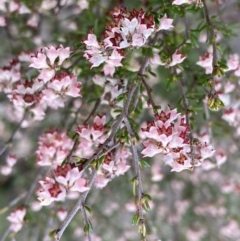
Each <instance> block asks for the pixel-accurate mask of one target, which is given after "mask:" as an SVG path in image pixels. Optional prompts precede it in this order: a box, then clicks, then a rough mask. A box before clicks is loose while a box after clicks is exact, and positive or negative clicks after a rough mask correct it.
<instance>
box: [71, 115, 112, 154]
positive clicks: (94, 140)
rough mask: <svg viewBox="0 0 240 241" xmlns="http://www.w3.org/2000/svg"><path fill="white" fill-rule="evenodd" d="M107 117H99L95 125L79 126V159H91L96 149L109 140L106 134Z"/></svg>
mask: <svg viewBox="0 0 240 241" xmlns="http://www.w3.org/2000/svg"><path fill="white" fill-rule="evenodd" d="M105 121H106V116H105V115H104V116H100V115H97V116H96V117H95V118H94V120H93V125H92V126H90V125H88V124H83V125H78V127H77V129H76V132H77V133H78V135H79V145H78V148H77V150H76V152H75V155H76V156H77V157H79V158H89V157H90V156H92V155H93V153H94V151H95V150H96V148H97V147H98V146H99V145H101V144H102V143H103V142H104V141H105V140H106V138H107V135H105V134H104V131H105V130H104V124H105Z"/></svg>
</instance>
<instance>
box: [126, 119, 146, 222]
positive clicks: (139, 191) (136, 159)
mask: <svg viewBox="0 0 240 241" xmlns="http://www.w3.org/2000/svg"><path fill="white" fill-rule="evenodd" d="M124 123H125V125H126V128H127V131H128V133H129V135H130V137H131V148H132V154H133V161H134V168H135V173H136V177H137V182H138V185H137V200H138V213H139V216H140V219H144V217H143V208H142V205H141V198H142V194H143V185H142V178H141V170H140V166H139V156H138V153H137V148H136V137H135V135H134V132H133V129H132V127H131V124H130V122H129V120H128V118H127V117H125V118H124Z"/></svg>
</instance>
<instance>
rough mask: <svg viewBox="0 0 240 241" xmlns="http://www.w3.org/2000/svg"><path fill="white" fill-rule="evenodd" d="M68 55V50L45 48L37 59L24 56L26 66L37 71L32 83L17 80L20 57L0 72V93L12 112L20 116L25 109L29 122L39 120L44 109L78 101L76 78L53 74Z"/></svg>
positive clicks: (19, 77)
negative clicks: (74, 100)
mask: <svg viewBox="0 0 240 241" xmlns="http://www.w3.org/2000/svg"><path fill="white" fill-rule="evenodd" d="M69 55H70V50H69V47H67V48H63V47H62V46H60V47H58V48H54V47H53V46H51V47H50V48H45V53H42V52H40V53H38V54H37V57H29V56H28V55H26V56H25V58H24V60H23V61H26V57H29V58H28V59H29V61H32V64H31V65H30V66H32V67H34V68H37V69H39V70H40V71H41V72H40V75H39V76H38V77H37V78H35V79H30V80H26V79H23V77H22V76H21V73H20V69H21V68H22V67H23V66H22V63H21V62H20V61H19V59H20V56H19V58H15V59H13V60H12V61H11V62H10V63H9V65H7V66H5V67H3V68H1V69H0V91H3V92H4V93H5V94H6V95H7V97H8V98H9V100H10V101H11V102H12V104H13V106H14V108H15V111H16V112H18V113H20V114H21V113H23V112H24V109H25V108H28V109H29V110H30V112H32V113H33V114H34V115H33V117H32V119H34V120H42V119H43V118H44V116H45V112H46V109H47V107H51V108H53V109H57V108H59V107H61V108H62V107H64V105H65V103H66V101H67V100H68V98H69V97H73V98H76V97H81V94H80V90H81V83H80V82H78V80H77V77H76V75H73V74H68V73H66V72H61V73H60V74H59V73H56V71H57V70H58V69H59V67H60V65H61V64H62V63H63V61H64V60H65V59H66V58H68V57H69ZM28 59H27V60H28Z"/></svg>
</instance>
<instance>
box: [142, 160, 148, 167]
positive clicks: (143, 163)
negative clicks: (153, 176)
mask: <svg viewBox="0 0 240 241" xmlns="http://www.w3.org/2000/svg"><path fill="white" fill-rule="evenodd" d="M140 166H141V167H150V165H149V164H148V162H146V161H145V160H140Z"/></svg>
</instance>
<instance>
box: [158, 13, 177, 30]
mask: <svg viewBox="0 0 240 241" xmlns="http://www.w3.org/2000/svg"><path fill="white" fill-rule="evenodd" d="M172 23H173V19H172V18H167V14H164V16H163V17H162V18H161V19H160V27H159V28H158V29H157V31H159V30H170V29H172V28H174V26H173V25H172Z"/></svg>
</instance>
